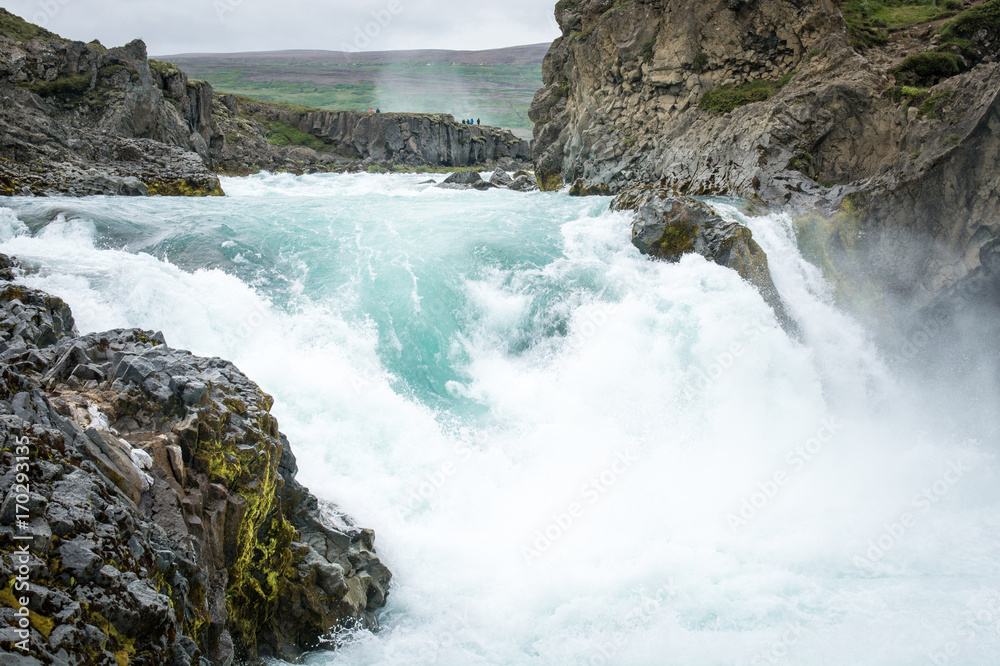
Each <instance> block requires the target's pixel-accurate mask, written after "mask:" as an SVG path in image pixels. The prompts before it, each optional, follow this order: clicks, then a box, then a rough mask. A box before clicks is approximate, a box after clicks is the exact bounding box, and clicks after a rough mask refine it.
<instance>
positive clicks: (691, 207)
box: [611, 187, 795, 331]
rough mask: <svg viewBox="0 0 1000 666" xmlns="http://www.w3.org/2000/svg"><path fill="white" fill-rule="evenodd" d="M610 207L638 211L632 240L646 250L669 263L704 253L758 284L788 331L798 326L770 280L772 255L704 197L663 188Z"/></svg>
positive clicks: (627, 196) (637, 192) (642, 190)
mask: <svg viewBox="0 0 1000 666" xmlns="http://www.w3.org/2000/svg"><path fill="white" fill-rule="evenodd" d="M611 210H614V211H633V212H634V222H633V224H632V244H633V245H635V246H636V247H637V248H638V249H639V252H641V253H642V254H644V255H648V256H650V257H652V258H655V259H662V260H665V261H678V260H679V259H680V258H681V257H682V256H684V255H685V254H692V253H693V254H700V255H701V256H703V257H705V258H706V259H708V260H709V261H714V262H715V263H717V264H719V265H720V266H725V267H726V268H730V269H732V270H734V271H736V272H737V273H739V275H740V277H742V278H743V279H744V280H746V281H747V282H749V283H750V284H752V285H754V286H755V287H756V288H757V290H758V291H759V292H760V294H761V296H763V297H764V300H765V301H767V303H768V305H770V306H771V308H772V309H773V310H774V313H775V315H776V316H777V317H778V319H779V321H781V323H782V325H783V326H784V327H785V328H786V329H787V330H789V331H794V330H795V325H794V323H793V322H792V319H791V318H790V317H789V316H788V314H787V312H786V310H785V306H784V303H782V301H781V296H780V294H778V290H777V289H776V288H775V286H774V281H773V280H772V278H771V270H770V268H768V264H767V255H766V254H765V253H764V250H762V249H761V247H760V245H758V244H757V241H755V240H754V239H753V233H752V232H751V231H750V230H749V229H748V228H746V227H745V226H743V225H742V224H739V223H737V222H730V221H728V220H725V219H723V218H722V217H721V216H720V215H718V214H717V213H716V212H715V211H713V210H712V209H711V208H709V207H708V206H707V205H705V204H703V203H701V202H700V201H697V200H695V199H692V198H690V197H676V196H674V195H673V193H672V192H670V191H668V190H665V189H663V188H659V187H638V188H635V189H632V190H629V191H628V192H624V193H622V194H620V195H618V196H617V197H616V198H615V199H614V201H612V202H611Z"/></svg>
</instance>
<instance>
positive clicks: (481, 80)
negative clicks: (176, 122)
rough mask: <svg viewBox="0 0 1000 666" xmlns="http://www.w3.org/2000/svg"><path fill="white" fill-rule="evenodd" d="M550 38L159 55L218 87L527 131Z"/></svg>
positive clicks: (332, 106)
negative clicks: (358, 49)
mask: <svg viewBox="0 0 1000 666" xmlns="http://www.w3.org/2000/svg"><path fill="white" fill-rule="evenodd" d="M547 49H548V45H537V46H530V47H515V48H512V49H497V50H493V51H389V52H377V53H353V54H351V53H333V52H323V51H289V52H275V53H247V54H208V55H182V56H165V57H164V58H165V59H167V60H170V61H171V62H174V63H176V64H177V65H179V66H180V67H181V68H182V69H184V70H185V71H186V72H187V73H188V74H189V75H190V76H192V77H196V78H200V79H206V80H207V81H209V82H210V83H211V84H212V86H213V87H215V89H216V90H218V91H221V92H229V93H235V94H239V95H246V96H249V97H257V98H260V99H265V100H269V101H275V102H285V103H289V104H302V105H306V106H312V107H318V108H323V109H331V110H342V109H353V110H358V111H364V110H367V109H369V108H372V107H378V108H381V109H382V111H404V112H414V113H450V114H452V115H454V116H455V117H456V118H463V117H465V118H479V119H481V120H482V122H483V124H488V125H496V126H499V127H506V128H509V129H512V130H516V133H517V134H519V135H520V136H523V137H530V134H531V127H532V124H531V121H530V120H528V107H529V106H530V105H531V99H532V97H533V96H534V94H535V91H536V90H538V89H539V88H540V87H541V86H542V68H541V63H542V58H543V57H544V55H545V52H546V51H547Z"/></svg>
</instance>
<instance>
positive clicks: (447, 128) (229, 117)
mask: <svg viewBox="0 0 1000 666" xmlns="http://www.w3.org/2000/svg"><path fill="white" fill-rule="evenodd" d="M214 114H215V119H216V122H217V123H218V127H219V131H220V133H221V134H222V135H224V136H225V138H226V140H225V142H224V144H221V145H220V144H216V145H215V146H213V159H214V160H215V162H216V163H217V164H218V165H219V166H220V168H221V169H222V170H224V171H227V172H232V173H244V172H248V171H253V170H255V169H261V168H264V169H286V170H293V171H323V170H334V169H337V168H344V167H347V166H355V165H356V166H359V167H360V168H365V167H368V166H374V165H378V166H380V167H382V168H390V169H391V168H393V167H394V166H404V167H405V166H443V167H456V166H480V165H481V166H487V165H499V166H501V167H502V168H504V169H507V170H513V169H516V168H520V167H521V166H522V165H526V164H529V163H530V161H531V147H530V145H529V144H528V142H527V141H524V140H522V139H518V138H517V137H516V136H514V135H513V134H511V133H510V132H509V131H507V130H503V129H500V128H497V127H488V126H485V125H462V124H460V123H457V122H455V119H454V118H453V117H452V116H449V115H441V114H437V115H435V114H405V113H375V114H373V113H359V112H356V111H316V110H311V109H306V108H298V107H289V106H287V105H281V104H271V103H267V102H261V101H257V100H251V99H248V98H244V97H235V96H232V95H227V96H224V97H222V98H220V99H218V100H216V104H215V110H214ZM275 126H278V127H279V128H280V127H291V128H294V129H295V130H297V131H298V132H301V133H302V134H303V136H304V137H308V138H309V139H310V142H311V143H312V144H313V145H312V146H276V145H273V144H271V143H268V141H267V140H266V139H267V136H268V134H269V133H270V131H271V127H275Z"/></svg>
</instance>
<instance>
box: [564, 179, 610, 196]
mask: <svg viewBox="0 0 1000 666" xmlns="http://www.w3.org/2000/svg"><path fill="white" fill-rule="evenodd" d="M569 195H570V196H571V197H606V196H611V188H610V187H608V186H607V185H584V184H583V179H580V178H578V179H577V180H576V182H575V183H573V187H571V188H570V190H569Z"/></svg>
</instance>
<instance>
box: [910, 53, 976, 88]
mask: <svg viewBox="0 0 1000 666" xmlns="http://www.w3.org/2000/svg"><path fill="white" fill-rule="evenodd" d="M959 62H960V58H959V57H958V56H957V55H955V54H954V53H938V52H935V51H930V52H927V53H915V54H913V55H908V56H906V59H905V60H904V61H903V62H902V63H901V64H900V65H899V67H897V68H896V80H897V81H898V82H899V83H900V84H901V85H920V84H924V85H935V84H937V83H938V81H940V80H941V79H946V78H948V77H951V76H955V75H956V74H958V73H959V71H961V68H960V67H959Z"/></svg>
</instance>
